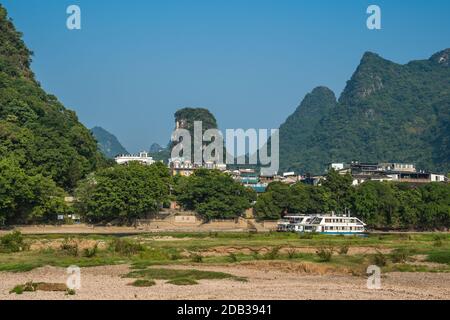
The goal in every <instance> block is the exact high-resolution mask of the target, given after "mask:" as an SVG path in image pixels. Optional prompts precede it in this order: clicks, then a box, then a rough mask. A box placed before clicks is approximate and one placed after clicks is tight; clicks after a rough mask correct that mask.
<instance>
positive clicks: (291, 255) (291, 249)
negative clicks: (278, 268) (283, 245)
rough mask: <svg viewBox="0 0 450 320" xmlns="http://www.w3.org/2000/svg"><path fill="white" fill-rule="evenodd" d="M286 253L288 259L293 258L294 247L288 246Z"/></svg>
mask: <svg viewBox="0 0 450 320" xmlns="http://www.w3.org/2000/svg"><path fill="white" fill-rule="evenodd" d="M287 255H288V259H289V260H292V259H294V258H295V249H294V248H289V249H288V251H287Z"/></svg>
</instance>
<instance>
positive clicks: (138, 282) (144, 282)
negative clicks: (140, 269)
mask: <svg viewBox="0 0 450 320" xmlns="http://www.w3.org/2000/svg"><path fill="white" fill-rule="evenodd" d="M155 284H156V282H155V280H148V279H138V280H136V281H134V282H132V283H131V285H132V286H134V287H152V286H154V285H155Z"/></svg>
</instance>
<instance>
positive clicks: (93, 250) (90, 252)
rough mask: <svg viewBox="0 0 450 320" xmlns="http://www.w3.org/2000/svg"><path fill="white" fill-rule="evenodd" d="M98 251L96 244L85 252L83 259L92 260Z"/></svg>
mask: <svg viewBox="0 0 450 320" xmlns="http://www.w3.org/2000/svg"><path fill="white" fill-rule="evenodd" d="M97 251H98V243H96V244H95V246H94V247H92V248H86V249H84V250H83V257H86V258H92V257H94V256H95V255H96V254H97Z"/></svg>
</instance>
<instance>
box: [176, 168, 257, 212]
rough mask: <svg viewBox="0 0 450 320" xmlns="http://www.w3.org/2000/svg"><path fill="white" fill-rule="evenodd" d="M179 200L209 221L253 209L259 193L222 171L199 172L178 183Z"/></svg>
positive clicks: (202, 170)
mask: <svg viewBox="0 0 450 320" xmlns="http://www.w3.org/2000/svg"><path fill="white" fill-rule="evenodd" d="M175 190H176V198H177V201H178V203H179V204H180V205H182V206H183V207H184V208H185V209H187V210H193V211H196V212H197V213H198V214H200V215H201V216H203V217H204V218H206V219H207V220H209V219H214V218H219V219H228V218H236V217H239V216H240V215H241V214H242V213H243V212H244V211H245V210H246V209H248V208H250V207H251V205H252V201H254V199H255V193H254V191H253V190H251V189H250V188H246V187H244V186H242V185H241V184H239V183H238V182H236V181H234V180H233V178H232V177H231V176H229V175H228V174H225V173H222V172H220V171H218V170H207V169H199V170H196V171H195V172H194V174H193V175H191V176H190V177H188V178H182V179H179V180H178V186H177V187H176V188H175Z"/></svg>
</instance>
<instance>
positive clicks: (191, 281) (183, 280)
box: [167, 278, 198, 286]
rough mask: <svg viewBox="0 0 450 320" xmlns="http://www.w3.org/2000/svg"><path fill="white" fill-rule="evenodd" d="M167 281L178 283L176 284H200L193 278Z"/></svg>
mask: <svg viewBox="0 0 450 320" xmlns="http://www.w3.org/2000/svg"><path fill="white" fill-rule="evenodd" d="M167 283H170V284H173V285H176V286H192V285H195V284H198V282H197V281H195V280H194V279H191V278H177V279H172V280H169V281H167Z"/></svg>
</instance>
